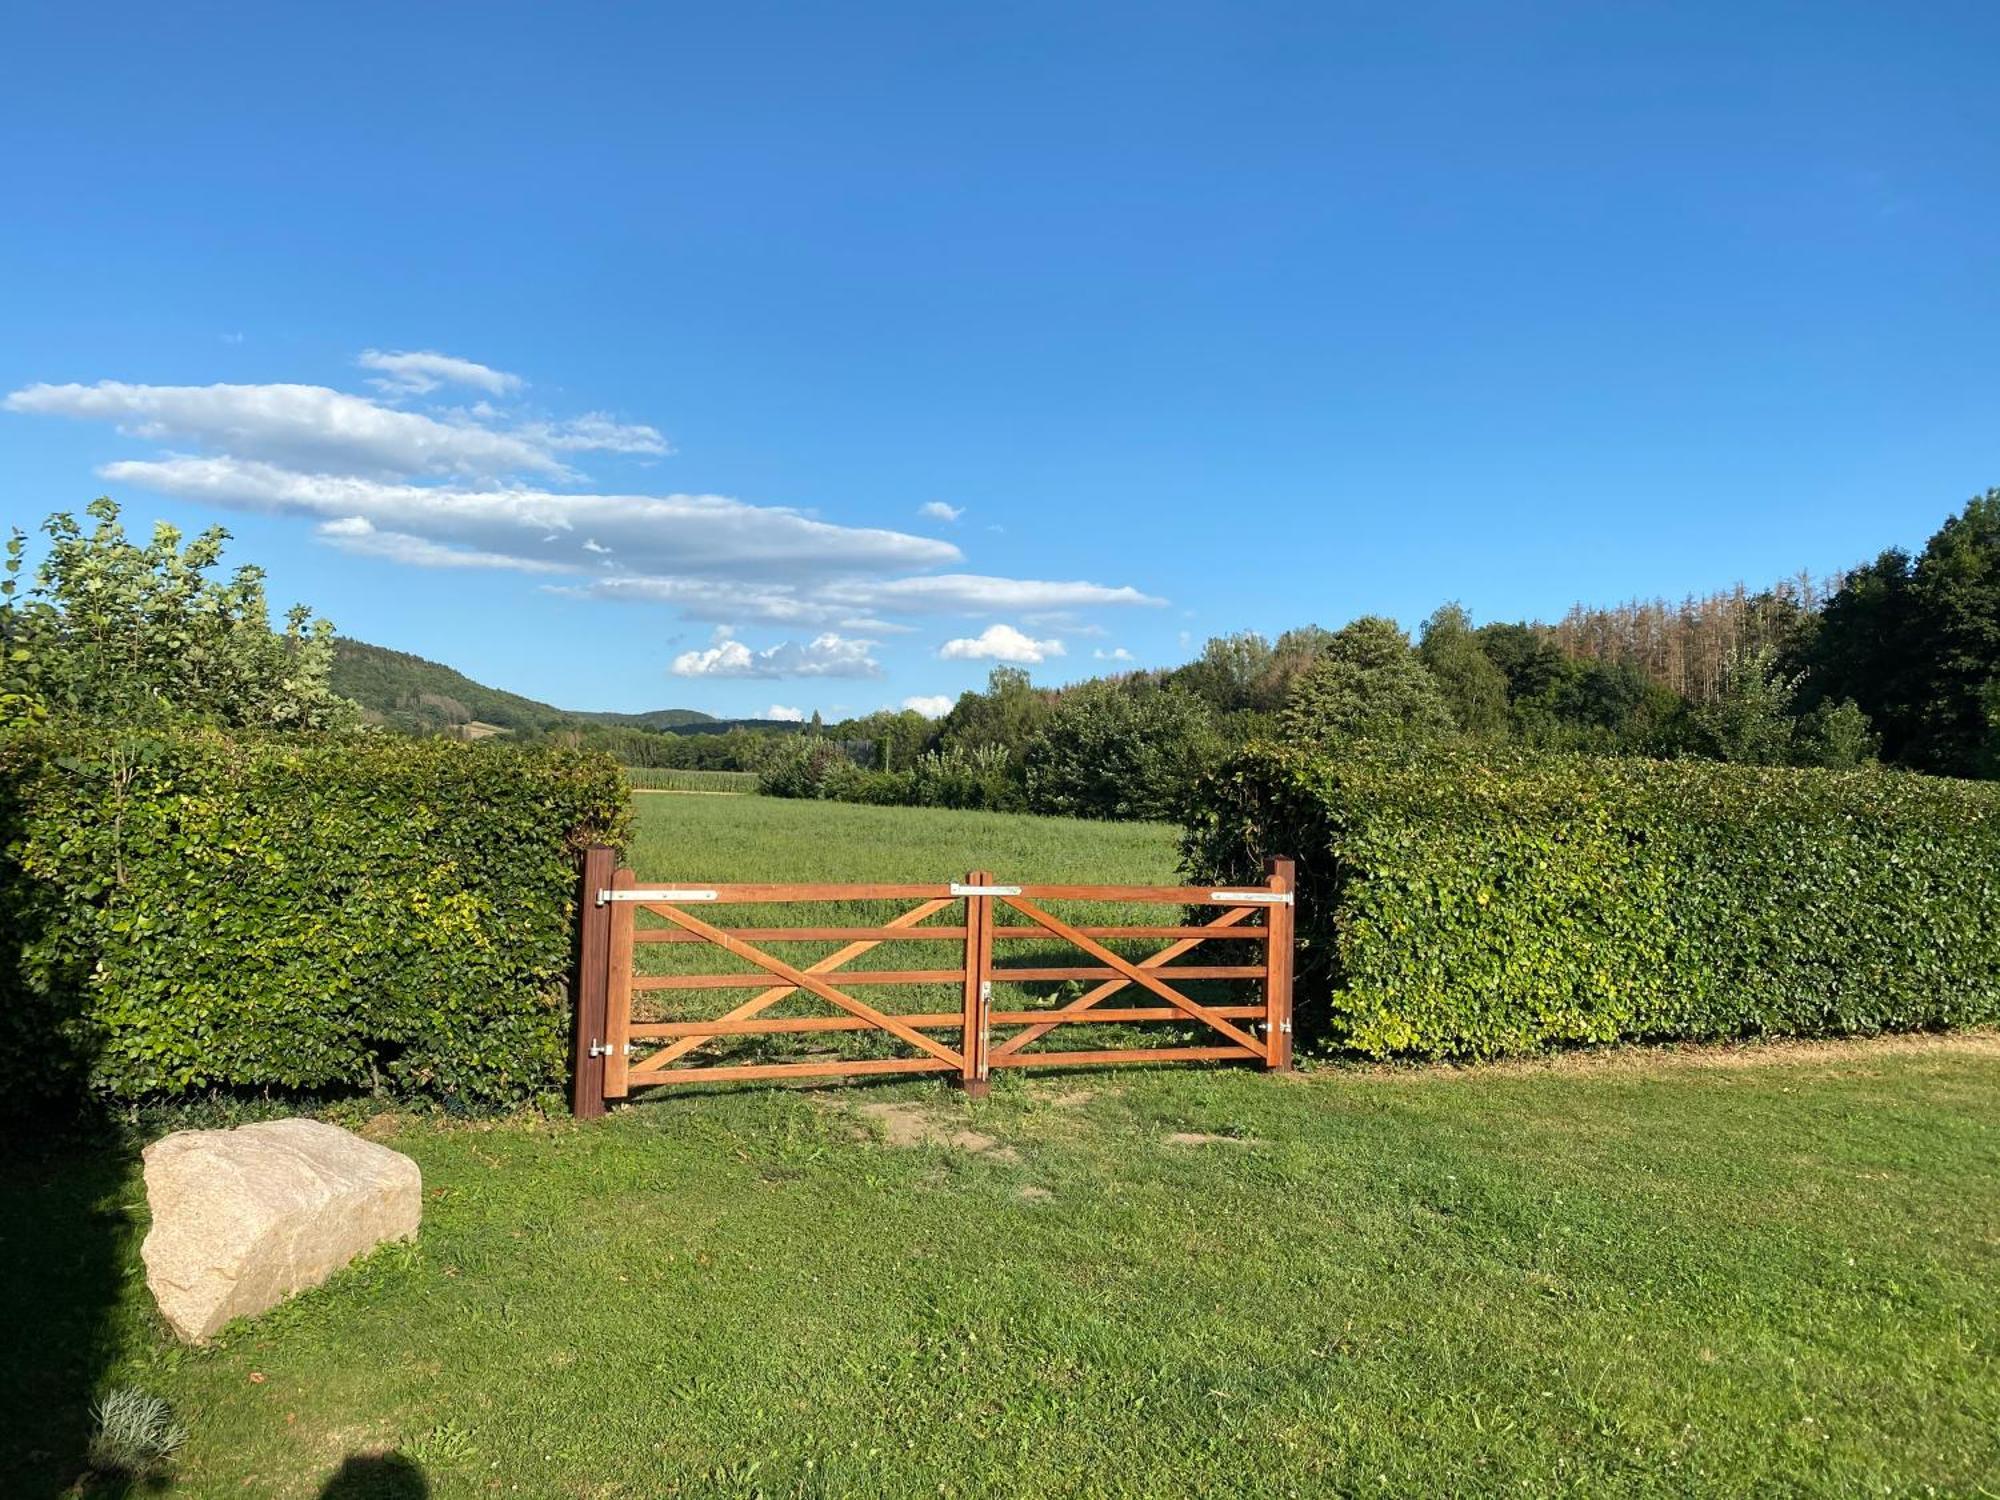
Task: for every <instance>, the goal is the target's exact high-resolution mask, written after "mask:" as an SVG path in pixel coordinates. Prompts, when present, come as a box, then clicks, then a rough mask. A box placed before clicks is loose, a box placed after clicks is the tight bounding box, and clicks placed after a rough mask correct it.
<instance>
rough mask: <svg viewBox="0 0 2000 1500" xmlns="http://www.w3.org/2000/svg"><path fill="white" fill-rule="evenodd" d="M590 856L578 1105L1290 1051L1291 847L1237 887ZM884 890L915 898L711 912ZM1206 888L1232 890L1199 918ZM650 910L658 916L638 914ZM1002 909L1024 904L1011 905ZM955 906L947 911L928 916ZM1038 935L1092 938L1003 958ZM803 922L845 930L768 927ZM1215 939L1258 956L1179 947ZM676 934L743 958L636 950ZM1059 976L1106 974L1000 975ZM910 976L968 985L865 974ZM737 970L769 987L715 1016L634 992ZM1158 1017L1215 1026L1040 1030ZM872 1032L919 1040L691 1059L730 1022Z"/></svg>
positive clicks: (700, 982) (738, 980) (705, 982)
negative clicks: (795, 1010) (1076, 911)
mask: <svg viewBox="0 0 2000 1500" xmlns="http://www.w3.org/2000/svg"><path fill="white" fill-rule="evenodd" d="M582 875H583V878H582V894H583V901H582V903H581V919H580V924H579V935H578V947H577V960H578V962H577V983H576V1015H577V1028H576V1049H575V1067H574V1078H575V1084H574V1098H573V1103H574V1106H575V1109H576V1113H577V1114H578V1115H580V1116H585V1117H590V1116H594V1115H598V1114H602V1113H603V1111H604V1108H605V1106H606V1103H607V1101H611V1100H616V1099H622V1098H624V1097H626V1096H627V1095H628V1094H629V1093H630V1092H631V1091H632V1090H633V1089H637V1088H648V1087H654V1086H660V1085H674V1084H688V1083H729V1082H735V1083H748V1082H764V1081H773V1082H775V1081H780V1080H784V1079H790V1078H807V1079H811V1078H839V1077H861V1076H869V1075H894V1074H899V1073H907V1074H925V1073H935V1074H948V1075H955V1077H956V1080H957V1082H958V1083H959V1084H960V1085H961V1086H962V1087H964V1088H965V1089H966V1090H967V1091H968V1092H969V1093H973V1094H979V1093H984V1092H985V1090H986V1087H987V1079H988V1077H989V1076H990V1074H991V1071H992V1070H993V1069H995V1068H1027V1067H1049V1066H1098V1065H1111V1064H1120V1063H1136V1062H1167V1061H1179V1062H1225V1061H1240V1062H1254V1063H1260V1064H1262V1065H1263V1066H1264V1067H1266V1068H1269V1069H1272V1070H1278V1071H1282V1070H1285V1069H1288V1068H1289V1067H1290V1066H1291V998H1292V997H1291V975H1292V931H1293V922H1292V902H1293V874H1292V862H1291V861H1290V860H1283V859H1273V860H1270V861H1267V862H1266V879H1265V881H1264V884H1263V885H1262V886H1255V887H1252V886H1245V887H1240V888H1218V887H1213V886H1135V885H1073V884H1041V885H1036V884H1028V883H1022V884H1018V885H1016V884H1001V883H997V882H996V881H995V879H994V877H993V876H992V875H990V874H988V873H987V872H985V871H981V870H975V871H973V872H972V873H971V874H970V875H968V876H967V877H966V879H965V880H964V881H962V882H959V881H950V882H935V883H923V884H893V885H892V884H872V885H862V884H851V883H815V884H792V885H780V884H768V883H733V884H730V883H718V884H713V885H710V884H702V883H699V882H684V883H677V884H667V883H664V882H662V883H659V884H646V885H642V884H640V882H639V881H638V879H637V878H636V876H635V875H634V874H633V872H632V871H630V870H625V869H619V868H617V867H616V860H615V858H614V856H613V855H612V851H610V850H608V849H603V848H592V849H590V850H588V851H587V852H586V854H585V857H584V861H583V872H582ZM876 901H880V902H896V903H904V904H905V909H904V910H903V911H901V912H898V913H897V914H895V915H894V916H891V917H888V918H887V919H885V920H883V921H881V922H880V923H877V924H874V925H862V924H856V923H852V922H848V923H840V922H835V923H829V924H824V925H820V926H811V927H808V926H798V927H784V926H775V925H761V926H749V925H746V926H742V927H729V926H725V925H721V924H719V923H717V922H715V921H712V920H711V919H710V918H709V917H708V916H707V915H706V913H708V912H711V911H713V910H714V908H716V907H718V906H728V905H755V906H773V907H777V906H785V905H798V904H812V905H826V904H829V903H859V902H876ZM1045 902H1090V903H1096V904H1111V905H1133V904H1152V905H1161V906H1178V907H1180V908H1182V910H1183V912H1184V913H1185V914H1184V915H1183V916H1182V918H1181V920H1180V921H1178V922H1175V921H1165V922H1158V923H1148V922H1143V921H1141V922H1133V921H1132V920H1130V918H1129V917H1128V918H1127V919H1126V920H1124V921H1122V922H1111V923H1102V924H1092V923H1089V922H1085V921H1081V920H1074V921H1073V920H1071V919H1069V918H1066V917H1063V916H1059V915H1057V914H1056V913H1054V912H1052V911H1050V910H1048V909H1047V908H1046V907H1045V906H1044V905H1043V904H1042V903H1045ZM910 903H914V904H910ZM689 908H694V909H693V910H690V909H689ZM1201 908H1209V909H1214V908H1220V910H1211V911H1210V912H1209V913H1207V914H1204V915H1202V916H1201V917H1200V919H1199V920H1196V919H1195V914H1196V911H1197V910H1198V909H1201ZM641 912H645V913H648V914H649V918H650V919H652V920H655V921H656V922H657V923H658V924H659V925H654V926H648V927H640V926H638V925H637V921H636V918H637V916H638V914H639V913H641ZM697 912H700V913H703V915H697ZM947 913H949V914H948V915H947ZM1003 914H1004V916H1006V917H1012V918H1013V919H1014V920H1013V921H1012V922H1011V923H1010V922H1004V921H1003V920H1001V919H1002V917H1003ZM938 916H944V917H945V920H944V921H943V922H940V923H939V924H938V925H935V926H930V925H926V924H927V923H929V921H930V919H931V918H933V917H938ZM768 920H769V919H768V918H765V921H767V922H768ZM1148 940H1150V941H1157V942H1162V943H1164V945H1165V946H1163V947H1161V948H1159V949H1158V950H1157V951H1155V952H1152V953H1150V954H1147V955H1145V956H1144V957H1137V958H1135V957H1129V956H1127V954H1125V953H1123V952H1120V951H1118V950H1117V949H1114V948H1111V947H1108V946H1106V945H1107V943H1110V942H1114V941H1125V942H1132V941H1148ZM1036 941H1038V942H1041V943H1044V944H1050V943H1053V944H1059V945H1061V946H1062V947H1065V948H1069V949H1073V950H1076V951H1077V952H1078V953H1079V955H1080V957H1081V958H1082V959H1083V960H1085V961H1084V962H1081V963H1076V962H1071V963H1060V962H1058V963H1049V962H1047V961H1046V960H1043V961H1041V962H1036V961H1035V959H1036V958H1038V957H1040V955H1034V956H1029V955H1021V957H1022V958H1025V959H1026V960H1027V961H1026V962H1015V963H999V962H995V959H994V944H995V943H996V942H1015V943H1019V942H1036ZM804 942H812V943H820V944H827V943H838V944H840V945H841V946H839V947H837V948H836V949H835V950H834V951H832V952H830V953H827V954H825V955H824V956H823V957H819V958H816V959H813V960H812V961H810V962H807V961H805V960H803V959H801V960H800V961H799V962H797V963H794V962H792V961H789V960H787V959H785V958H783V957H781V956H780V955H779V954H778V953H775V952H772V951H771V950H770V947H769V946H767V945H783V944H791V943H804ZM1214 942H1222V943H1230V944H1236V945H1238V946H1239V951H1241V950H1242V949H1243V948H1245V947H1247V949H1248V951H1249V952H1250V953H1252V954H1254V955H1255V957H1256V961H1255V962H1237V963H1213V962H1211V963H1202V962H1199V961H1189V962H1180V963H1176V962H1175V960H1177V959H1184V958H1186V956H1187V955H1188V954H1190V953H1191V952H1193V950H1195V949H1196V948H1199V947H1201V946H1202V945H1203V944H1206V943H1214ZM885 943H904V944H909V943H929V944H934V945H935V944H950V945H952V947H953V949H954V950H955V952H954V955H953V956H954V960H955V961H954V963H953V964H952V965H951V966H950V967H942V966H932V967H926V968H894V969H892V968H880V969H861V968H856V967H854V965H855V963H856V961H857V960H859V959H861V958H863V957H864V956H866V955H867V954H870V953H872V952H874V951H875V950H876V949H877V948H879V947H881V946H882V945H883V944H885ZM663 944H664V945H699V946H703V947H708V948H714V949H717V950H719V951H720V952H722V953H725V954H728V955H729V956H730V958H731V959H733V960H734V961H735V962H737V963H738V964H739V965H742V966H743V967H740V968H738V969H736V970H734V971H732V972H727V973H713V972H710V973H678V972H676V973H659V974H649V973H638V972H635V967H636V965H635V959H636V955H637V953H638V952H639V951H640V950H647V951H654V950H655V945H663ZM661 956H662V958H664V957H665V955H664V953H663V954H662V955H661ZM1191 982H1200V983H1203V984H1206V985H1211V986H1214V985H1229V984H1236V985H1242V984H1249V985H1252V986H1254V987H1255V988H1256V989H1257V990H1261V994H1260V995H1258V996H1257V997H1256V1003H1248V1002H1231V1003H1215V1002H1214V1001H1212V1000H1210V999H1209V998H1208V997H1207V994H1206V992H1204V994H1203V995H1202V996H1201V997H1199V998H1198V997H1197V996H1195V995H1193V994H1189V993H1187V992H1186V991H1184V990H1183V989H1182V988H1180V986H1182V985H1185V984H1188V983H1191ZM1044 983H1048V984H1078V985H1082V984H1087V985H1089V986H1090V988H1088V989H1086V990H1085V991H1084V992H1083V993H1082V994H1081V995H1076V996H1075V997H1074V998H1071V999H1068V1000H1067V1001H1065V1002H1064V1003H1062V1004H1059V1005H1051V1006H1042V1007H1036V1006H1032V1005H1019V1004H1016V1005H1014V1006H1011V1007H1010V1006H999V1005H996V1004H995V1003H994V1000H993V987H994V986H995V985H1003V986H1004V985H1010V984H1044ZM909 986H928V987H933V988H937V989H942V990H947V991H956V992H957V993H958V995H959V997H960V1003H959V1004H958V1007H957V1008H956V1009H951V1010H945V1009H926V1010H923V1011H913V1012H898V1011H894V1010H884V1009H880V1008H878V1007H877V1006H875V1005H872V1004H870V1003H869V1002H867V1001H864V1000H862V999H860V998H859V997H858V996H857V995H856V994H855V993H854V992H855V991H858V990H862V989H882V988H896V987H909ZM729 990H735V991H754V992H755V993H754V994H751V995H749V996H748V997H747V998H745V999H742V1000H740V1001H737V1002H734V1003H733V1004H731V1006H730V1008H729V1009H728V1010H727V1011H726V1012H725V1013H724V1014H722V1015H720V1016H717V1017H713V1018H708V1019H681V1018H673V1019H654V1018H651V1017H648V1016H645V1015H635V1014H634V1011H633V1006H634V1002H635V1000H636V999H637V998H638V997H640V996H644V995H676V994H682V995H695V994H701V993H706V992H711V991H729ZM1127 991H1136V992H1137V993H1136V994H1134V995H1131V996H1130V997H1129V998H1126V999H1125V1000H1124V1001H1123V1003H1117V1004H1113V1003H1108V1002H1111V1001H1113V1000H1114V998H1115V997H1118V996H1120V995H1121V994H1124V993H1125V992H1127ZM787 1001H792V1002H795V1003H797V1002H804V1003H817V1004H819V1005H822V1006H825V1007H827V1009H828V1010H829V1011H830V1012H831V1013H830V1014H820V1015H778V1016H772V1015H769V1014H767V1012H769V1011H770V1010H771V1009H772V1007H774V1006H777V1005H779V1004H781V1003H784V1002H787ZM1135 1002H1136V1003H1135ZM669 1014H670V1015H671V1011H670V1012H669ZM1159 1024H1165V1025H1173V1026H1178V1027H1181V1028H1184V1029H1191V1030H1193V1031H1194V1032H1195V1033H1196V1035H1197V1038H1198V1040H1197V1041H1195V1042H1191V1043H1188V1044H1184V1045H1171V1046H1161V1047H1136V1046H1108V1047H1099V1048H1080V1049H1075V1050H1068V1051H1047V1050H1030V1049H1033V1048H1034V1046H1035V1044H1036V1043H1037V1042H1039V1041H1041V1040H1042V1039H1043V1038H1044V1037H1046V1036H1048V1035H1049V1034H1050V1033H1051V1032H1054V1031H1056V1030H1057V1029H1059V1028H1062V1027H1073V1026H1091V1025H1100V1026H1101V1025H1119V1026H1144V1025H1159ZM996 1026H997V1027H1000V1028H1002V1029H1003V1030H1005V1031H1007V1032H1008V1033H1009V1034H1008V1035H1006V1036H1004V1037H1003V1038H1002V1039H1000V1040H998V1041H997V1042H996V1041H995V1039H994V1038H993V1036H992V1031H993V1028H994V1027H996ZM870 1033H872V1034H875V1035H877V1036H879V1037H881V1038H884V1039H886V1040H887V1041H889V1042H890V1043H892V1044H895V1045H898V1046H900V1047H902V1048H904V1049H906V1051H907V1054H908V1055H903V1056H894V1057H837V1058H825V1057H818V1058H812V1057H809V1058H805V1059H801V1060H797V1061H763V1060H756V1061H749V1062H740V1061H731V1060H726V1059H725V1060H722V1061H715V1062H708V1061H699V1062H697V1061H688V1060H687V1059H688V1058H689V1054H691V1053H693V1052H695V1051H696V1050H698V1049H701V1048H704V1047H709V1046H711V1045H713V1044H716V1043H718V1042H722V1041H726V1040H728V1039H732V1038H734V1039H741V1038H759V1037H785V1036H801V1037H812V1036H825V1037H827V1038H828V1039H829V1040H833V1039H837V1038H838V1037H839V1036H842V1035H855V1034H870ZM936 1033H942V1035H938V1034H936ZM1259 1033H1261V1035H1260V1034H1259ZM1202 1038H1205V1039H1202ZM638 1054H643V1055H638ZM753 1056H754V1053H753Z"/></svg>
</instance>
